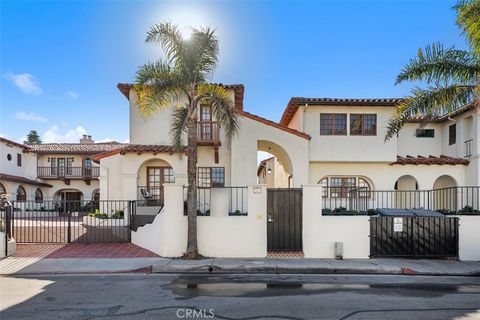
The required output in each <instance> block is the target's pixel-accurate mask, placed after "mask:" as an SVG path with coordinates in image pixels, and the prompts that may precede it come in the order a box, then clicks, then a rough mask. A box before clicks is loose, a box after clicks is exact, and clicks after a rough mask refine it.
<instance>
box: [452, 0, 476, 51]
mask: <svg viewBox="0 0 480 320" xmlns="http://www.w3.org/2000/svg"><path fill="white" fill-rule="evenodd" d="M454 9H455V10H456V11H457V21H456V22H457V25H458V26H459V27H460V28H461V29H462V32H463V34H464V35H465V36H466V38H467V41H468V42H469V44H470V47H471V48H472V51H473V52H475V53H476V54H477V55H480V0H473V1H472V0H461V1H459V2H458V4H457V5H456V6H455V7H454Z"/></svg>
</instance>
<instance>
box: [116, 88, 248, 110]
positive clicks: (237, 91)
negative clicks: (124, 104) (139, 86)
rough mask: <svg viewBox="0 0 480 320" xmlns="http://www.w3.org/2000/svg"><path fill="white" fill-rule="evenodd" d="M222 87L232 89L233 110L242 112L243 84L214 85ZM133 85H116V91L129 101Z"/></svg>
mask: <svg viewBox="0 0 480 320" xmlns="http://www.w3.org/2000/svg"><path fill="white" fill-rule="evenodd" d="M214 84H217V85H220V86H222V87H224V88H225V89H233V91H234V100H235V102H234V103H235V109H237V110H243V94H244V92H245V87H244V86H243V84H223V83H214ZM133 86H134V84H132V83H119V84H117V88H118V90H120V92H121V93H122V94H123V95H124V96H125V98H127V100H129V96H130V89H131V88H133Z"/></svg>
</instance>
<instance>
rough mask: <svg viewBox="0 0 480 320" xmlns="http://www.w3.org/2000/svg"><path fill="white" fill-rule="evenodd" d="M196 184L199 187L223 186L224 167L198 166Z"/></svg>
mask: <svg viewBox="0 0 480 320" xmlns="http://www.w3.org/2000/svg"><path fill="white" fill-rule="evenodd" d="M198 186H199V187H201V188H210V187H213V188H215V187H224V186H225V168H224V167H200V168H198Z"/></svg>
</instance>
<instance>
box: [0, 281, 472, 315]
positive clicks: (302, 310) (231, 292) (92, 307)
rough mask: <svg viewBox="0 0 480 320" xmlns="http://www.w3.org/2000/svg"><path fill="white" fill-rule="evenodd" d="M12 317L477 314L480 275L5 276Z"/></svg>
mask: <svg viewBox="0 0 480 320" xmlns="http://www.w3.org/2000/svg"><path fill="white" fill-rule="evenodd" d="M0 310H1V313H0V318H1V319H2V320H9V319H49V320H50V319H70V320H73V319H409V320H411V319H462V320H464V319H480V278H472V277H423V276H381V275H375V276H353V275H352V276H349V275H338V276H337V275H288V276H287V275H221V276H199V275H159V274H123V275H56V276H17V277H2V278H0Z"/></svg>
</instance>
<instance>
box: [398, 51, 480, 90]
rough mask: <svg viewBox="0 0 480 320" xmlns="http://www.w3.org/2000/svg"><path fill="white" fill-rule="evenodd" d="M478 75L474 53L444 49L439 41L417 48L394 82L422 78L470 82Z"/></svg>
mask: <svg viewBox="0 0 480 320" xmlns="http://www.w3.org/2000/svg"><path fill="white" fill-rule="evenodd" d="M479 77H480V63H479V60H478V58H476V57H475V55H473V54H471V53H469V52H466V51H463V50H455V49H454V48H449V49H444V48H443V45H441V44H440V43H433V44H431V45H429V46H426V47H425V49H424V50H422V49H419V50H418V55H417V57H416V58H414V59H411V60H410V61H409V62H408V63H407V64H406V65H405V67H404V68H403V70H402V71H401V72H400V74H399V75H398V76H397V79H396V84H399V83H401V82H404V81H412V80H424V81H426V82H427V83H431V82H434V83H454V82H458V83H464V84H472V83H475V82H476V81H478V78H479Z"/></svg>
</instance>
